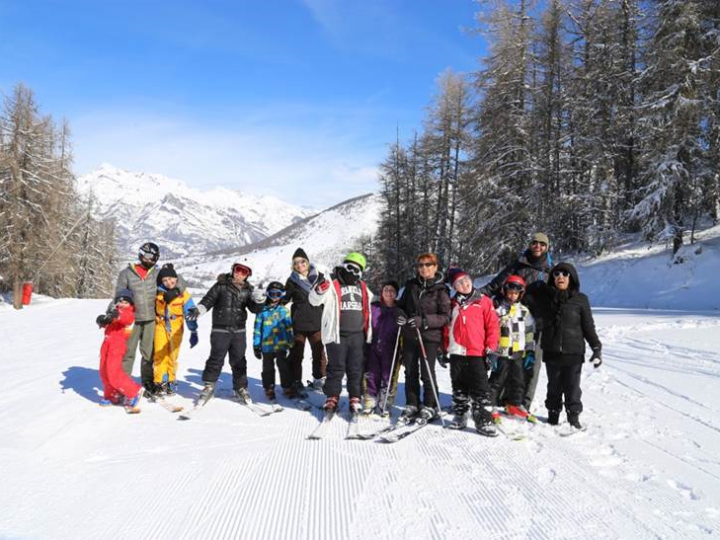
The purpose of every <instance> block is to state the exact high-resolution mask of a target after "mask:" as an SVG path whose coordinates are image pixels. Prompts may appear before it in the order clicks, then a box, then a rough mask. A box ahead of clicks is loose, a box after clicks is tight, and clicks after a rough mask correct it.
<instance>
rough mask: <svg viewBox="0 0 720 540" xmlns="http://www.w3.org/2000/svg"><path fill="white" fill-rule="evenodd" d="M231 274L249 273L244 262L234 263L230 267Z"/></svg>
mask: <svg viewBox="0 0 720 540" xmlns="http://www.w3.org/2000/svg"><path fill="white" fill-rule="evenodd" d="M232 271H233V274H242V275H245V276H247V275H250V269H249V268H248V267H247V266H245V265H244V264H234V265H233V267H232Z"/></svg>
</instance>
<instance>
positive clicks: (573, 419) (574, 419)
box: [567, 412, 583, 431]
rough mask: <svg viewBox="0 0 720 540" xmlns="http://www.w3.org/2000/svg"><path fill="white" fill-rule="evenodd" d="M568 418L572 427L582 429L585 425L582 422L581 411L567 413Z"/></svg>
mask: <svg viewBox="0 0 720 540" xmlns="http://www.w3.org/2000/svg"><path fill="white" fill-rule="evenodd" d="M567 420H568V423H569V424H570V425H571V426H572V427H574V428H575V429H577V430H578V431H582V429H583V426H582V424H581V423H580V413H571V412H569V413H567Z"/></svg>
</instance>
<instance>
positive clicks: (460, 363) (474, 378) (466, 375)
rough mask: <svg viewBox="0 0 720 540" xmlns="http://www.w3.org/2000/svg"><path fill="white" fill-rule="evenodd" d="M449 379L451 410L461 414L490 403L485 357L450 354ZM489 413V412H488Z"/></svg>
mask: <svg viewBox="0 0 720 540" xmlns="http://www.w3.org/2000/svg"><path fill="white" fill-rule="evenodd" d="M450 380H451V382H452V392H453V393H452V400H453V412H454V413H455V414H457V415H460V416H461V415H463V414H465V413H466V412H468V410H469V409H470V406H471V405H472V407H473V414H474V413H475V410H476V409H480V408H482V409H484V408H485V407H487V406H489V405H490V389H489V387H488V377H487V369H486V367H485V358H483V357H482V356H460V355H457V354H451V355H450ZM488 415H489V413H488Z"/></svg>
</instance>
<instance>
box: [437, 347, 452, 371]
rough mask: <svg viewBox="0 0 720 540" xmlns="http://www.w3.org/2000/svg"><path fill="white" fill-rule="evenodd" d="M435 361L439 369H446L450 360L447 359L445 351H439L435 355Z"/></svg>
mask: <svg viewBox="0 0 720 540" xmlns="http://www.w3.org/2000/svg"><path fill="white" fill-rule="evenodd" d="M437 361H438V364H440V366H441V367H443V368H447V366H448V362H449V361H450V358H448V355H447V353H446V352H445V351H439V352H438V353H437Z"/></svg>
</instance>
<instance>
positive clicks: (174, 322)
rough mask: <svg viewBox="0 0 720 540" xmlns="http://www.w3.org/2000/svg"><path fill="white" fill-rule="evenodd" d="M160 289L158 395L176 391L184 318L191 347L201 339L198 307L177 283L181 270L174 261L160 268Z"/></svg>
mask: <svg viewBox="0 0 720 540" xmlns="http://www.w3.org/2000/svg"><path fill="white" fill-rule="evenodd" d="M157 279H158V293H157V296H156V297H155V316H156V326H155V349H154V354H153V371H154V382H155V388H156V391H155V393H156V395H158V396H162V395H168V396H171V395H173V394H175V374H176V372H177V359H178V354H179V353H180V345H181V343H182V337H183V320H184V321H185V322H186V323H187V326H188V329H189V330H190V348H191V349H192V348H193V347H194V346H195V345H197V343H198V335H197V316H198V310H197V308H196V307H195V303H194V302H193V301H192V298H191V297H190V293H189V292H188V291H187V289H186V290H184V291H182V292H181V291H180V289H178V287H177V273H176V272H175V269H174V268H173V266H172V265H171V264H166V265H165V266H163V267H162V269H161V270H160V272H158V278H157Z"/></svg>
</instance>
